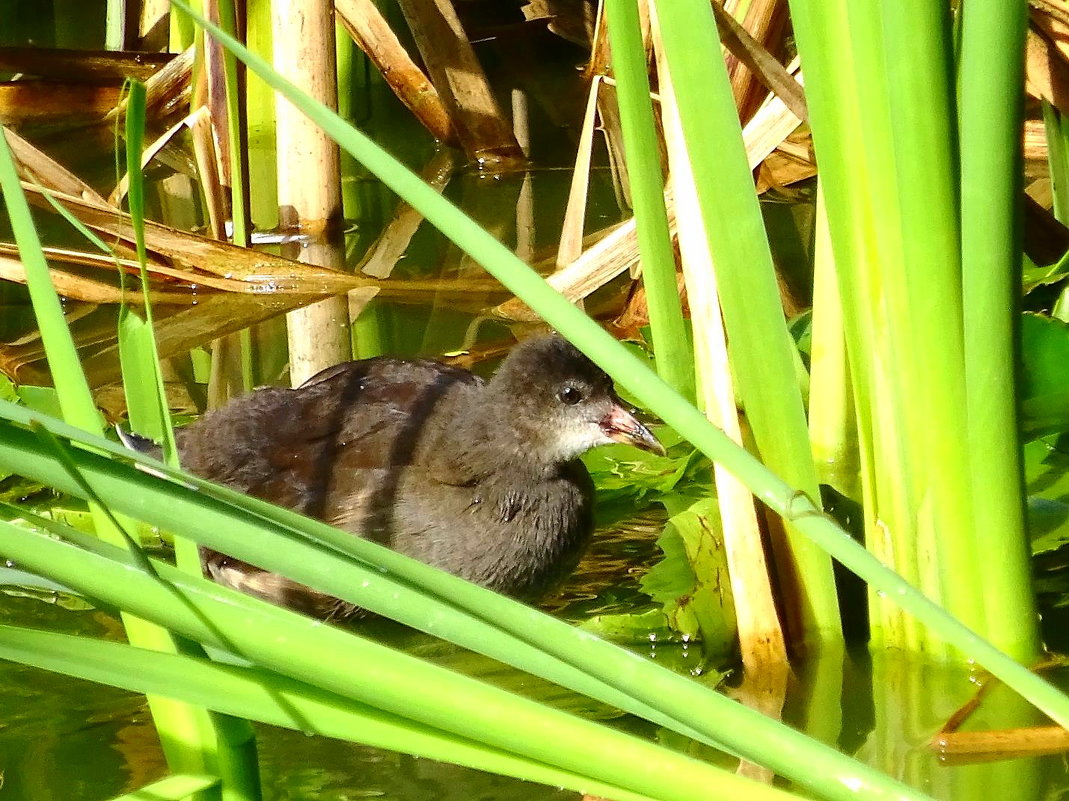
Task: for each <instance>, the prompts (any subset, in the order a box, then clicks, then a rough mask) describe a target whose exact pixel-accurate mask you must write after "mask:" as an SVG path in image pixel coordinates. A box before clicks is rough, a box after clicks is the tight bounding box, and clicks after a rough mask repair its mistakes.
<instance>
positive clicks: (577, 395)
mask: <svg viewBox="0 0 1069 801" xmlns="http://www.w3.org/2000/svg"><path fill="white" fill-rule="evenodd" d="M557 397H558V398H559V399H560V402H561V403H567V404H568V405H569V406H575V404H577V403H579V401H581V400H582V399H583V393H582V392H581V391H580V390H578V389H576V388H575V387H564V388H563V389H561V390H560V391H559V392H558V393H557Z"/></svg>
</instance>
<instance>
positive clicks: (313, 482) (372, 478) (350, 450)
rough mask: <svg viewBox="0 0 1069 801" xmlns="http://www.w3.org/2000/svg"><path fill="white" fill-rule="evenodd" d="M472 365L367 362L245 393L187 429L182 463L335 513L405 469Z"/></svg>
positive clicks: (244, 487)
mask: <svg viewBox="0 0 1069 801" xmlns="http://www.w3.org/2000/svg"><path fill="white" fill-rule="evenodd" d="M479 380H480V379H477V378H476V377H475V376H473V375H472V374H471V373H469V372H467V371H466V370H461V369H458V368H453V367H449V366H447V365H443V364H440V363H438V362H433V361H403V360H399V359H391V358H385V357H383V358H377V359H366V360H363V361H359V362H349V363H347V364H342V365H337V366H335V367H331V368H328V369H327V370H325V371H323V372H322V373H320V374H318V375H316V376H314V377H313V378H312V379H310V380H309V381H308V382H306V383H305V384H304V385H303V386H301V387H299V388H297V389H293V390H289V389H280V388H266V389H261V390H258V391H256V392H254V393H251V394H250V395H246V396H244V397H242V398H239V399H237V400H235V401H233V402H231V403H230V404H228V405H227V406H225V407H224V408H222V409H220V410H218V411H216V412H214V413H212V414H210V415H207V416H205V417H204V418H203V419H202V421H199V422H198V423H195V424H193V425H191V426H188V427H187V428H186V429H184V430H183V431H182V432H180V434H179V447H180V449H181V453H182V459H183V464H185V465H186V466H187V467H188V468H189V469H190V470H192V471H193V472H194V473H197V474H199V475H202V476H204V477H205V478H209V479H212V480H214V481H219V482H221V483H223V484H226V485H228V486H230V487H232V488H234V489H237V490H239V491H242V492H247V493H249V494H251V495H255V496H257V497H260V498H263V499H265V500H269V501H272V502H273V503H277V504H280V505H282V506H287V507H289V508H292V509H296V510H298V511H300V512H303V513H305V514H308V515H311V516H313V517H320V518H323V517H331V516H332V515H331V514H330V512H329V509H328V507H329V506H331V505H332V504H333V503H334V501H333V500H332V498H334V497H336V496H338V495H339V494H345V493H351V494H354V495H366V494H367V490H368V489H369V487H371V486H374V485H377V484H378V483H379V476H380V475H381V474H382V473H383V471H390V470H392V469H396V468H398V467H401V466H403V465H405V464H406V463H407V461H408V459H409V458H410V457H411V451H412V448H413V447H414V443H415V442H416V441H417V439H418V436H419V433H420V430H421V424H422V421H423V420H424V419H426V415H427V413H428V412H429V410H430V409H431V408H432V407H433V406H434V404H435V402H436V401H437V400H438V398H440V397H441V395H442V393H443V392H445V391H446V390H447V389H448V388H449V387H450V386H454V385H456V384H457V383H472V382H478V381H479Z"/></svg>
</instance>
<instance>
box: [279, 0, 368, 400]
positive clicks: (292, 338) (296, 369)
mask: <svg viewBox="0 0 1069 801" xmlns="http://www.w3.org/2000/svg"><path fill="white" fill-rule="evenodd" d="M271 19H272V30H273V36H274V60H275V69H277V70H278V71H279V72H280V73H282V74H283V75H285V76H286V77H287V78H288V79H289V80H290V81H292V82H293V83H294V84H296V85H297V86H298V87H300V88H301V89H302V90H304V91H305V92H306V93H307V94H308V95H309V96H311V97H312V98H314V99H315V100H318V101H319V102H320V103H324V104H326V105H328V106H330V107H331V108H337V102H338V101H337V97H338V86H337V67H336V64H335V55H334V9H333V5H332V3H331V2H330V1H329V0H315V1H314V2H308V0H279V2H276V3H275V4H274V5H273V6H272V9H271ZM294 31H300V35H299V36H295V35H294ZM275 118H276V132H277V136H278V146H277V149H276V152H277V158H278V205H279V223H280V224H281V225H282V227H284V228H285V227H291V228H294V229H299V230H300V231H301V233H302V234H305V235H307V236H308V241H307V243H305V244H303V246H302V244H297V245H296V250H297V251H298V253H297V256H298V260H299V261H301V262H302V263H304V264H316V265H319V266H320V267H325V268H328V269H335V270H337V269H340V268H342V267H344V264H345V254H344V252H343V249H342V247H341V244H340V242H339V241H338V240H339V238H340V237H339V234H340V230H339V228H340V221H341V166H340V156H339V151H338V145H337V143H336V142H334V140H332V139H331V138H330V137H329V136H327V135H326V134H325V133H324V132H323V131H322V130H321V129H320V128H319V126H317V125H316V124H315V123H313V122H312V121H311V120H309V119H308V118H307V117H306V116H305V115H304V114H303V113H302V112H301V111H299V110H298V109H297V108H296V107H295V106H293V105H292V104H291V103H290V102H289V101H288V100H286V99H285V98H283V97H282V96H281V95H278V96H277V99H276V103H275ZM339 275H341V274H340V273H339ZM347 277H348V276H347ZM286 327H287V330H288V334H289V357H290V381H291V382H292V384H293V385H294V386H297V385H299V384H302V383H304V381H305V380H306V379H308V378H310V377H311V376H313V375H315V374H316V373H318V372H319V371H320V370H323V369H324V368H326V367H330V366H331V365H334V364H338V363H339V362H343V361H347V360H349V359H350V358H352V344H351V339H350V333H349V307H348V303H347V302H346V299H345V298H344V297H334V298H330V299H328V300H325V301H321V302H319V303H316V304H315V305H313V306H309V307H307V308H303V309H298V310H296V311H293V312H290V314H289V316H288V317H287V319H286Z"/></svg>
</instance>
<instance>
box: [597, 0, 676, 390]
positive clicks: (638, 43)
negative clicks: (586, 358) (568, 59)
mask: <svg viewBox="0 0 1069 801" xmlns="http://www.w3.org/2000/svg"><path fill="white" fill-rule="evenodd" d="M605 17H606V24H607V25H608V30H609V41H610V43H611V47H612V66H613V75H614V76H615V78H616V97H617V102H618V103H619V106H620V123H621V127H622V129H623V138H624V149H625V151H626V154H625V156H626V158H625V160H626V162H627V175H628V178H629V179H630V182H631V203H632V205H633V206H634V209H635V224H636V233H637V235H638V246H639V251H640V252H641V253H642V282H643V285H644V286H645V288H646V302H647V306H648V308H649V315H650V329H651V331H652V333H653V350H654V356H655V359H656V364H657V373H658V374H659V375H660V376H661V377H662V378H664V380H665V381H667V382H668V384H669V385H670V386H672V387H673V388H675V389H676V390H677V391H678V392H679V393H680V394H682V395H683V396H684V397H686V398H693V397H694V357H693V348H692V347H691V344H690V338H689V336H688V335H687V330H686V327H685V326H684V324H683V312H682V309H681V307H680V302H679V289H678V287H677V284H676V257H675V249H674V248H673V247H672V237H671V235H670V234H669V231H668V212H667V210H666V209H665V205H664V178H663V175H662V171H661V148H660V145H659V144H658V141H657V128H656V124H655V122H654V118H653V103H652V101H651V100H650V83H649V77H648V75H647V73H646V64H647V61H646V48H645V46H644V45H643V42H642V31H641V28H640V25H639V18H638V6H637V5H636V3H635V0H608V2H607V3H606V4H605Z"/></svg>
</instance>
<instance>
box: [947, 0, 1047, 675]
mask: <svg viewBox="0 0 1069 801" xmlns="http://www.w3.org/2000/svg"><path fill="white" fill-rule="evenodd" d="M961 14H962V15H963V18H962V36H961V56H960V66H959V71H958V92H959V110H958V116H959V125H960V137H961V242H962V295H963V300H964V313H965V318H964V319H965V369H966V382H967V390H968V393H967V407H966V410H967V412H968V423H969V428H968V431H969V447H970V448H971V450H972V455H973V458H972V462H971V464H970V474H971V477H972V485H973V486H972V488H973V503H974V510H975V515H974V519H975V530H974V531H973V532H972V538H973V542H974V546H973V547H975V549H976V550H977V551H978V552H979V553H980V554H982V555H983V557H982V559H980V561H979V564H980V570H979V573H980V584H979V585H978V586H980V587H982V588H983V591H982V592H981V593H979V595H980V596H981V597H982V598H985V599H986V600H987V628H986V631H987V633H988V636H989V637H990V638H991V641H992V642H994V643H997V644H998V645H999V646H1000V647H1002V648H1003V649H1005V650H1006V651H1007V652H1009V653H1011V654H1013V655H1015V656H1016V657H1017V658H1018V659H1020V660H1022V661H1025V662H1031V661H1034V660H1035V659H1037V658H1038V656H1039V653H1040V643H1039V631H1038V627H1037V625H1036V619H1037V617H1036V607H1035V596H1034V594H1033V591H1032V568H1031V561H1030V557H1031V549H1030V548H1029V540H1028V533H1027V530H1026V528H1025V512H1024V478H1023V475H1022V468H1021V443H1020V441H1019V437H1018V433H1017V432H1018V420H1017V402H1016V399H1017V381H1016V377H1017V365H1018V364H1019V363H1020V361H1019V354H1018V347H1017V342H1018V336H1017V331H1016V328H1017V324H1018V320H1019V319H1020V308H1019V307H1020V302H1019V297H1020V269H1021V268H1020V265H1021V258H1022V255H1021V235H1020V220H1019V209H1020V197H1021V175H1022V155H1021V127H1022V120H1023V108H1024V97H1023V86H1024V44H1025V32H1026V29H1027V19H1028V11H1027V4H1026V3H1025V2H1024V0H975V1H972V0H971V1H970V2H969V3H966V4H964V5H963V6H962V9H961Z"/></svg>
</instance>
